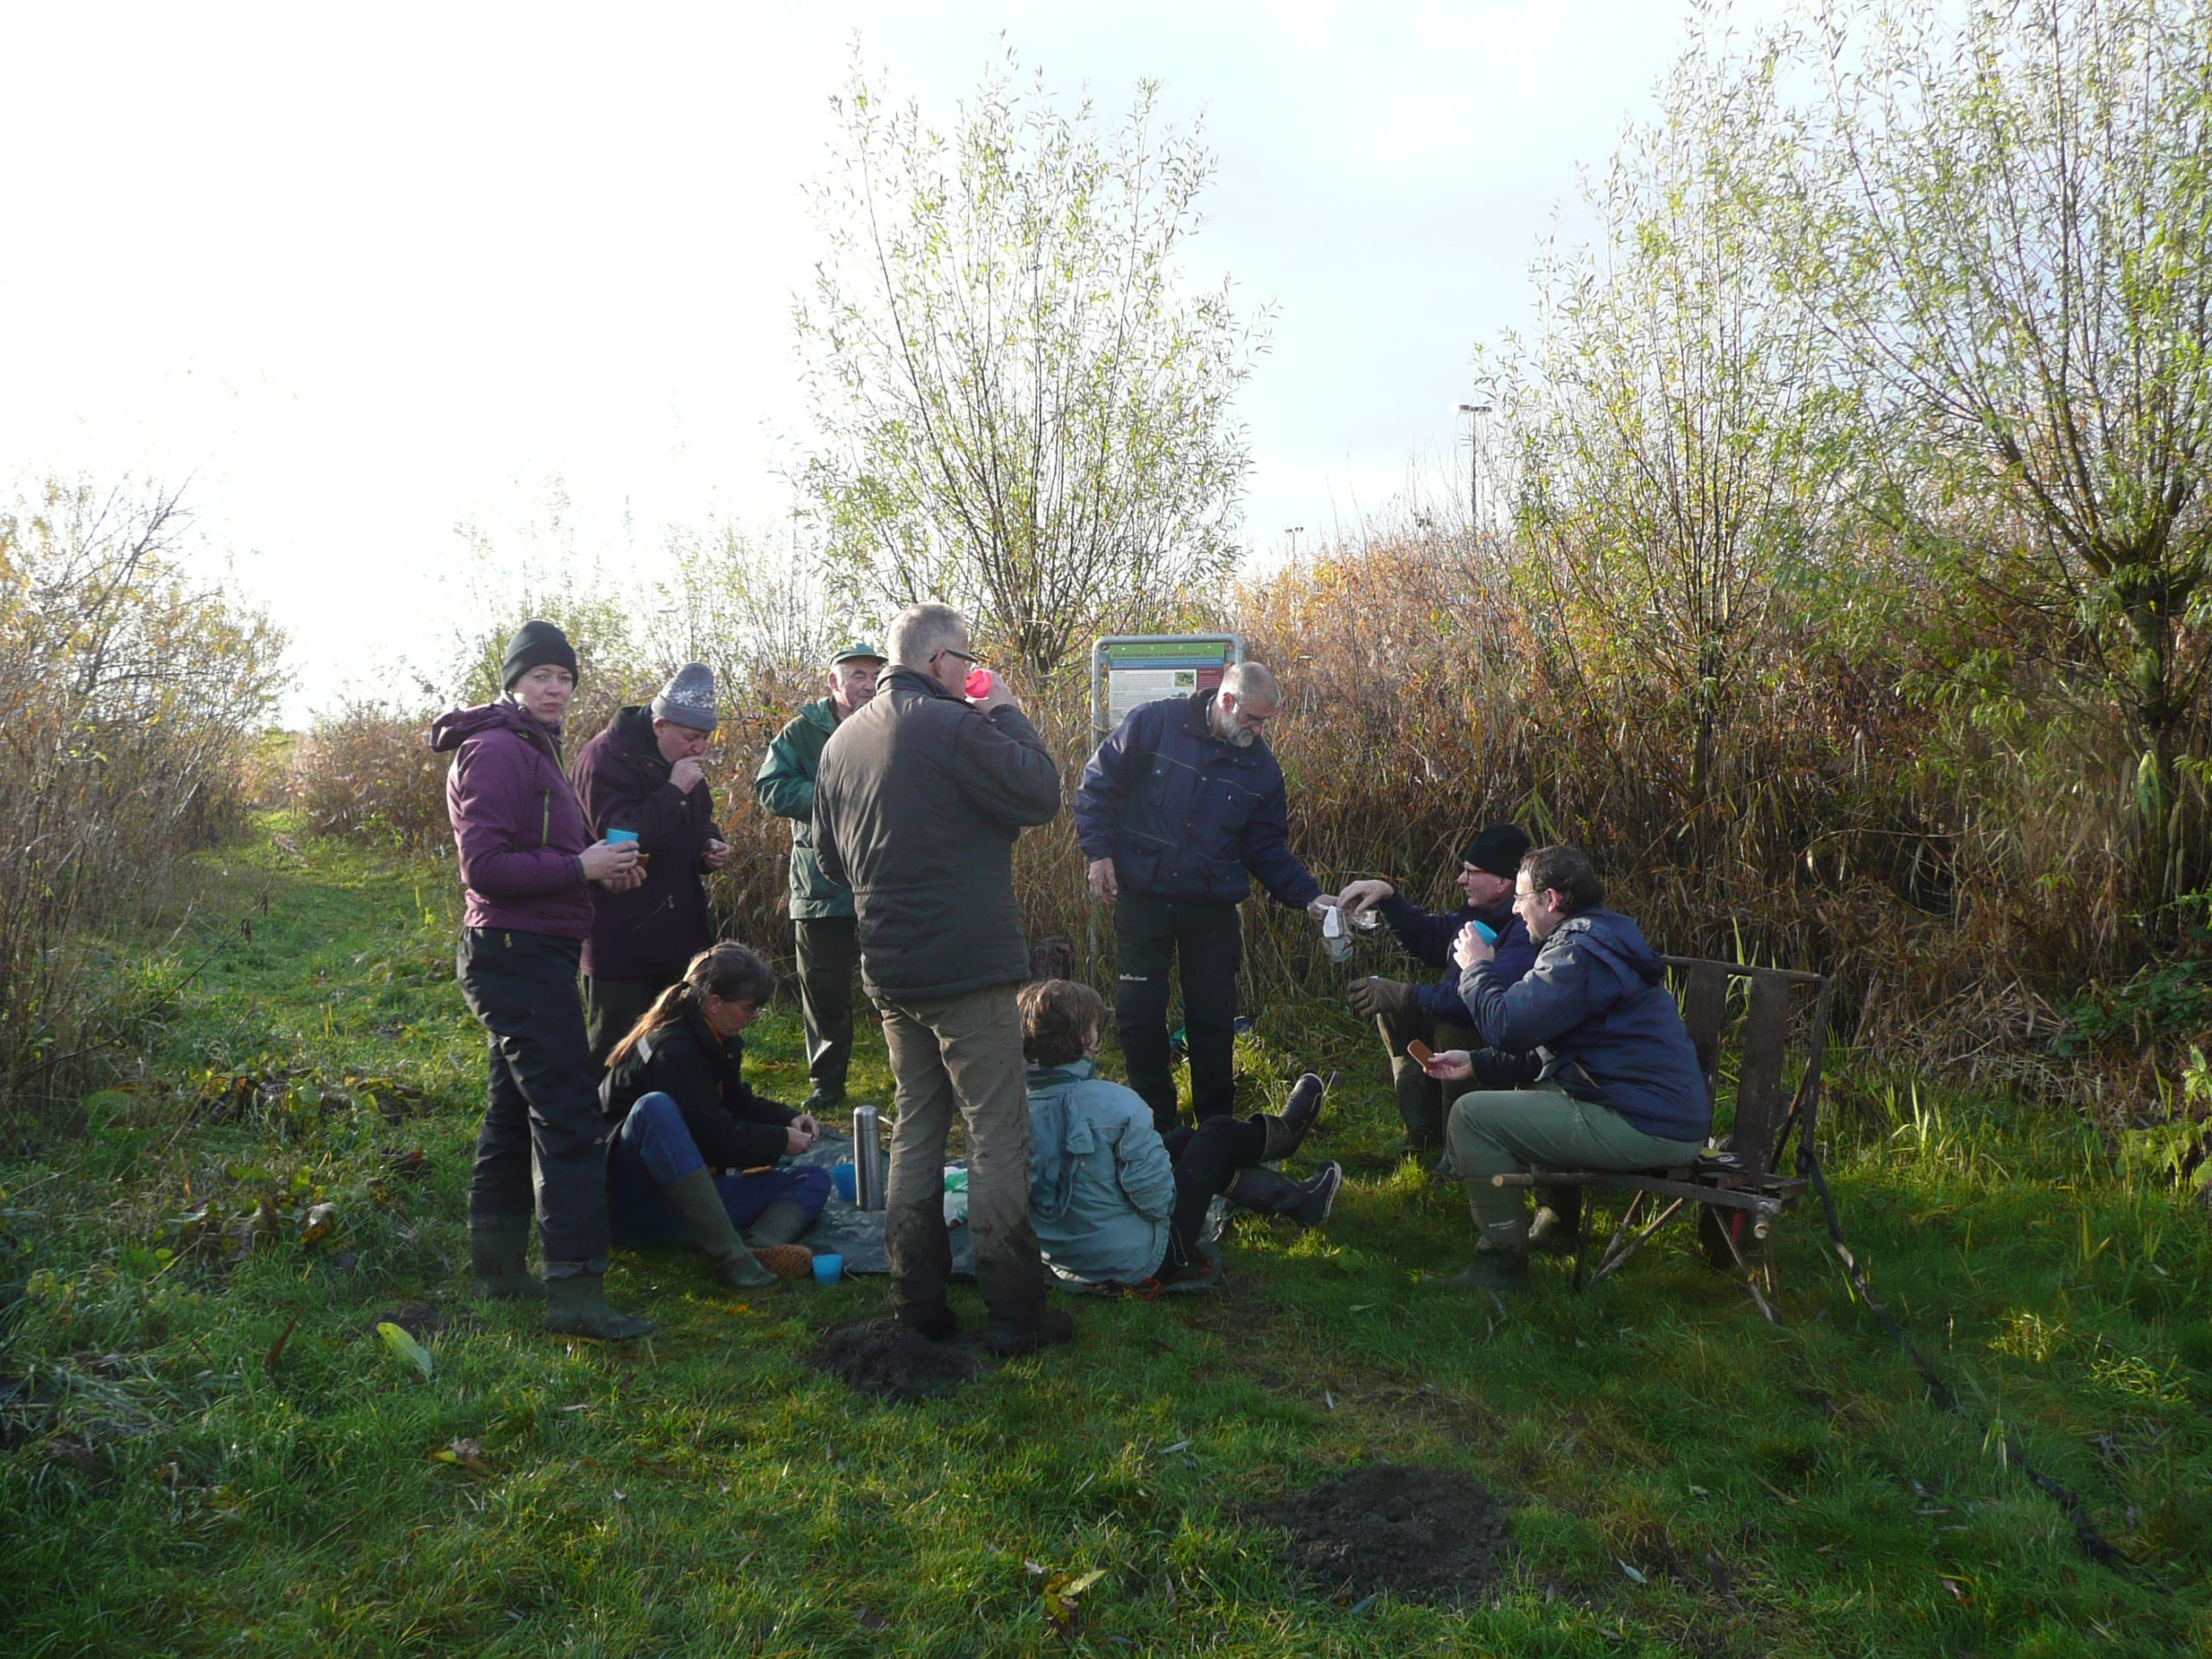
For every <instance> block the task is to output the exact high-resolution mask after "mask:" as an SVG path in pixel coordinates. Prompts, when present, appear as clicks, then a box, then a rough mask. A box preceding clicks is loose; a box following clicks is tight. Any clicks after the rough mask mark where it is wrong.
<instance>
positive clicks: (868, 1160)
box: [853, 1106, 884, 1210]
mask: <svg viewBox="0 0 2212 1659" xmlns="http://www.w3.org/2000/svg"><path fill="white" fill-rule="evenodd" d="M883 1177H884V1160H883V1124H882V1121H881V1119H880V1116H879V1115H878V1113H877V1112H876V1109H875V1108H874V1107H873V1106H855V1107H854V1108H853V1202H854V1203H855V1205H858V1206H859V1207H860V1208H861V1209H863V1210H880V1209H882V1208H883V1185H884V1180H883Z"/></svg>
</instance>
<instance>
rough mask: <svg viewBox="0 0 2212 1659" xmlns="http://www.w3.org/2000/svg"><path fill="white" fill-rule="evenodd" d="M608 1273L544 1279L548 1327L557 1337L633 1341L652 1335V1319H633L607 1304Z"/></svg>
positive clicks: (546, 1323) (602, 1340)
mask: <svg viewBox="0 0 2212 1659" xmlns="http://www.w3.org/2000/svg"><path fill="white" fill-rule="evenodd" d="M606 1286H607V1276H606V1275H605V1274H598V1273H578V1274H570V1275H569V1277H568V1278H566V1279H549V1280H547V1281H545V1328H546V1329H547V1330H548V1331H550V1332H553V1333H554V1334H555V1335H556V1336H563V1337H590V1338H594V1340H596V1341H600V1342H631V1341H634V1340H635V1339H636V1338H639V1337H649V1336H651V1335H652V1332H653V1322H652V1320H651V1319H632V1317H631V1316H630V1315H629V1314H627V1313H619V1312H617V1311H616V1310H615V1309H613V1308H612V1307H609V1306H607V1289H606Z"/></svg>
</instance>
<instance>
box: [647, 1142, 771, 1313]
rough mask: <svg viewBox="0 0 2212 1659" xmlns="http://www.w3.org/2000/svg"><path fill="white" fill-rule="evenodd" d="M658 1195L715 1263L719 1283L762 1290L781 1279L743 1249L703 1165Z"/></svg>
mask: <svg viewBox="0 0 2212 1659" xmlns="http://www.w3.org/2000/svg"><path fill="white" fill-rule="evenodd" d="M661 1194H662V1196H663V1197H664V1198H667V1200H668V1207H669V1208H670V1209H671V1210H673V1211H676V1213H677V1216H678V1217H681V1218H682V1220H683V1230H684V1232H685V1234H686V1235H687V1236H689V1237H690V1240H691V1242H692V1243H694V1244H696V1246H698V1249H699V1253H700V1255H703V1256H705V1257H706V1258H707V1260H708V1261H709V1262H711V1263H713V1264H714V1269H715V1277H716V1278H717V1279H720V1280H721V1281H722V1283H724V1284H726V1285H728V1286H731V1287H734V1288H735V1289H738V1290H764V1289H766V1287H769V1286H770V1285H775V1284H780V1283H782V1282H783V1281H781V1280H779V1279H778V1278H777V1277H776V1275H775V1274H772V1273H771V1272H769V1271H768V1269H767V1268H765V1267H763V1266H761V1265H760V1262H757V1261H755V1260H754V1259H753V1252H752V1251H750V1250H748V1249H746V1248H745V1244H744V1242H743V1241H742V1240H741V1239H740V1238H739V1237H738V1236H737V1229H736V1228H734V1227H733V1226H731V1225H730V1224H729V1211H727V1210H725V1209H724V1208H723V1207H722V1195H721V1193H720V1192H717V1191H715V1178H714V1177H713V1176H711V1175H709V1174H708V1173H707V1172H706V1169H705V1167H704V1166H701V1167H699V1168H697V1169H695V1170H693V1171H692V1172H691V1173H690V1174H689V1175H686V1176H684V1177H683V1179H681V1180H675V1181H671V1182H670V1183H669V1184H668V1185H666V1186H664V1187H663V1188H661ZM770 1207H771V1208H773V1206H772V1205H771V1206H770Z"/></svg>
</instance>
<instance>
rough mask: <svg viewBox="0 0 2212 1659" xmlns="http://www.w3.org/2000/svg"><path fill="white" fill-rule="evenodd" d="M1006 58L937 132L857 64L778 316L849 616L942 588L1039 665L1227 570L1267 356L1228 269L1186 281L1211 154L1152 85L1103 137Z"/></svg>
mask: <svg viewBox="0 0 2212 1659" xmlns="http://www.w3.org/2000/svg"><path fill="white" fill-rule="evenodd" d="M1016 73H1017V69H1016V66H1015V64H1014V60H1012V58H1011V57H1009V58H1007V60H1005V61H1003V62H1002V63H1001V65H1000V66H998V67H997V68H996V69H995V71H994V73H992V74H990V75H989V76H988V78H987V79H985V80H984V82H983V83H982V86H981V87H980V88H979V89H978V90H977V92H976V94H975V95H974V96H973V97H972V98H971V99H969V100H967V101H966V102H963V104H961V105H959V106H958V108H957V111H955V114H954V118H953V120H952V122H951V124H950V127H949V129H946V130H939V129H938V128H937V127H935V126H933V125H932V124H930V123H929V122H928V121H927V120H926V119H925V118H924V116H923V114H922V111H920V109H919V108H918V106H916V105H913V104H912V103H909V104H906V105H898V106H893V105H888V104H887V103H886V102H884V101H883V100H882V99H880V97H879V96H878V95H877V93H876V92H875V91H874V89H873V88H871V87H870V86H868V85H867V83H866V82H865V80H864V79H862V78H861V74H860V73H859V71H858V69H857V68H856V69H855V73H854V74H853V77H852V79H851V80H850V81H849V84H848V86H847V87H846V89H845V91H844V92H843V94H842V96H840V97H838V98H836V99H833V100H832V104H833V108H834V109H835V111H836V115H837V118H838V135H837V141H836V144H835V146H834V165H833V166H832V168H830V170H829V173H828V174H827V175H826V176H825V177H824V178H823V180H822V181H819V182H818V183H817V186H816V187H815V189H814V192H813V200H814V207H815V209H816V212H817V218H818V220H819V224H820V227H821V232H822V234H823V238H825V241H826V244H827V248H826V251H825V254H824V257H823V259H822V260H821V262H820V263H819V264H818V265H817V270H816V276H815V280H814V283H813V285H812V288H811V289H810V292H809V293H808V294H807V295H806V296H804V297H803V298H802V300H801V301H800V302H799V304H798V308H797V323H798V335H799V341H800V348H801V355H802V359H803V362H804V372H805V380H806V386H807V391H808V394H809V397H810V404H811V412H812V416H813V420H814V424H815V430H816V441H815V447H814V449H813V452H812V454H810V458H809V460H808V462H807V465H806V468H805V474H804V476H805V481H806V484H807V486H808V488H809V491H810V494H811V496H812V498H813V499H814V502H815V504H816V506H817V511H818V512H819V513H820V515H821V518H822V520H823V526H824V528H825V531H826V532H827V540H828V544H829V548H830V550H831V554H832V564H833V570H834V571H835V572H836V573H837V574H838V575H842V578H843V579H844V580H845V582H846V583H847V585H848V588H849V592H850V594H851V596H852V598H853V599H854V601H855V602H856V603H857V604H859V605H860V606H861V607H863V608H879V609H880V608H882V607H887V606H890V607H895V606H899V605H904V604H907V603H911V602H912V601H916V600H919V599H931V598H934V599H942V600H945V601H949V602H951V603H954V604H957V605H960V606H962V607H963V608H965V609H968V610H969V612H970V613H971V614H972V615H973V616H974V617H975V619H976V622H977V624H978V629H979V637H982V638H984V639H987V640H988V641H990V642H991V643H992V644H993V645H995V647H996V648H998V649H1001V650H1005V651H1010V652H1012V653H1013V654H1014V655H1015V656H1016V657H1018V658H1020V660H1021V661H1022V662H1024V663H1025V664H1027V665H1028V666H1029V667H1031V668H1032V669H1033V670H1035V671H1039V672H1048V671H1051V669H1052V667H1053V666H1054V665H1055V664H1058V663H1059V662H1060V661H1061V660H1063V659H1064V658H1066V657H1067V656H1068V655H1069V653H1070V652H1071V651H1072V650H1074V649H1075V648H1076V647H1077V645H1078V643H1079V642H1081V641H1082V640H1084V639H1085V638H1087V637H1088V635H1089V634H1090V633H1091V632H1094V631H1096V630H1099V629H1103V628H1111V627H1113V626H1116V625H1118V624H1120V623H1122V621H1124V620H1126V619H1128V618H1129V617H1131V616H1132V615H1134V614H1135V613H1137V612H1139V611H1140V609H1141V607H1143V606H1144V605H1145V604H1146V603H1147V601H1157V600H1158V599H1159V598H1160V597H1161V596H1162V595H1169V594H1175V595H1180V594H1187V593H1189V592H1190V591H1191V590H1192V589H1194V588H1196V589H1201V590H1203V589H1204V588H1206V587H1208V586H1210V585H1216V584H1222V583H1225V582H1226V579H1227V576H1228V574H1229V572H1230V569H1231V567H1232V565H1233V562H1234V558H1235V543H1234V533H1235V531H1236V525H1237V519H1238V504H1239V499H1240V495H1241V493H1242V489H1243V481H1244V478H1245V475H1246V473H1247V471H1248V468H1249V459H1248V448H1249V446H1248V441H1247V438H1246V435H1245V432H1244V429H1243V426H1242V425H1241V424H1240V423H1238V422H1237V420H1236V417H1235V416H1234V414H1233V412H1232V410H1231V406H1230V404H1231V398H1232V397H1233V396H1234V394H1235V393H1236V390H1237V388H1238V387H1239V386H1240V385H1243V381H1244V379H1245V378H1246V376H1247V374H1248V373H1249V370H1250V365H1251V362H1252V359H1253V357H1254V354H1255V353H1256V352H1257V351H1259V350H1260V349H1262V346H1263V345H1264V328H1265V324H1266V321H1267V313H1266V311H1265V310H1264V309H1262V310H1259V311H1257V312H1255V313H1254V314H1253V315H1250V316H1249V317H1245V316H1241V315H1239V313H1238V311H1237V309H1236V307H1235V305H1234V304H1233V303H1232V302H1231V298H1230V290H1229V287H1228V284H1227V283H1226V282H1224V283H1223V285H1222V286H1221V287H1219V288H1218V289H1213V290H1211V291H1205V292H1194V291H1190V290H1188V289H1185V287H1184V285H1183V283H1182V282H1181V280H1180V277H1179V266H1178V261H1179V256H1180V254H1181V252H1182V250H1183V245H1184V243H1185V239H1186V238H1188V237H1189V236H1190V235H1191V234H1192V232H1194V231H1195V230H1196V229H1197V228H1198V224H1199V217H1198V206H1197V204H1198V195H1199V194H1200V192H1201V190H1202V189H1203V188H1204V187H1205V184H1206V182H1207V181H1208V180H1209V178H1210V177H1211V174H1212V169H1213V159H1212V157H1211V155H1210V154H1209V153H1208V152H1207V151H1206V149H1205V148H1204V147H1203V146H1202V144H1201V143H1199V141H1198V137H1197V135H1196V134H1195V133H1187V134H1179V133H1177V132H1175V131H1174V130H1162V129H1161V128H1160V126H1159V125H1158V124H1157V121H1156V111H1155V99H1156V89H1155V87H1154V85H1153V84H1152V83H1150V82H1146V83H1143V84H1142V85H1141V86H1140V87H1139V88H1138V91H1137V94H1136V99H1135V105H1134V106H1133V108H1132V110H1131V111H1130V113H1129V115H1128V118H1126V120H1124V121H1123V122H1122V123H1121V124H1119V125H1118V126H1116V127H1115V128H1113V129H1112V130H1106V129H1105V128H1103V126H1102V124H1100V122H1099V121H1098V120H1097V118H1096V116H1095V114H1094V112H1093V110H1092V107H1091V105H1090V103H1089V102H1088V101H1087V100H1086V101H1083V102H1080V103H1079V104H1078V105H1077V106H1076V108H1075V109H1074V111H1072V113H1067V112H1064V111H1062V109H1061V108H1060V106H1059V105H1058V102H1057V101H1056V100H1055V99H1053V98H1052V96H1051V95H1050V94H1049V93H1048V92H1046V88H1045V87H1044V86H1043V83H1042V81H1041V79H1039V80H1037V81H1035V82H1033V83H1032V84H1031V85H1030V86H1029V88H1028V90H1027V92H1020V91H1017V89H1016V87H1015V85H1014V79H1015V76H1016Z"/></svg>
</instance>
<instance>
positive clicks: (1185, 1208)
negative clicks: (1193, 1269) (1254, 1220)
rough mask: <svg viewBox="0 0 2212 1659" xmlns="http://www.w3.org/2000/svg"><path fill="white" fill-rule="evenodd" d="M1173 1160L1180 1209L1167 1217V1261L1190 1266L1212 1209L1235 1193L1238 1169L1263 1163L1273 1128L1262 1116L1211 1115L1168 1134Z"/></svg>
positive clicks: (1169, 1153)
mask: <svg viewBox="0 0 2212 1659" xmlns="http://www.w3.org/2000/svg"><path fill="white" fill-rule="evenodd" d="M1166 1144H1167V1159H1168V1161H1169V1162H1170V1163H1172V1164H1173V1165H1174V1166H1175V1207H1174V1209H1173V1210H1172V1211H1169V1212H1168V1217H1167V1259H1168V1261H1170V1262H1173V1263H1174V1264H1175V1265H1176V1266H1177V1267H1187V1266H1189V1265H1190V1261H1191V1253H1192V1250H1193V1249H1196V1248H1197V1245H1198V1239H1199V1237H1200V1236H1201V1235H1203V1234H1204V1233H1205V1226H1206V1210H1207V1207H1208V1206H1209V1205H1211V1204H1212V1203H1213V1201H1214V1198H1216V1196H1217V1195H1218V1194H1220V1193H1223V1192H1228V1191H1229V1184H1230V1182H1231V1181H1233V1180H1235V1179H1236V1172H1237V1171H1238V1170H1240V1169H1249V1168H1250V1167H1251V1166H1253V1165H1254V1164H1256V1163H1258V1162H1259V1161H1260V1156H1261V1154H1262V1153H1264V1152H1265V1151H1266V1150H1267V1149H1268V1126H1267V1125H1266V1123H1264V1122H1262V1121H1261V1120H1260V1119H1258V1118H1256V1117H1243V1118H1238V1117H1226V1116H1224V1117H1210V1118H1208V1119H1206V1121H1205V1122H1203V1123H1201V1124H1199V1125H1198V1128H1194V1129H1177V1130H1176V1131H1175V1132H1174V1133H1173V1134H1172V1135H1168V1136H1167V1137H1166Z"/></svg>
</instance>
